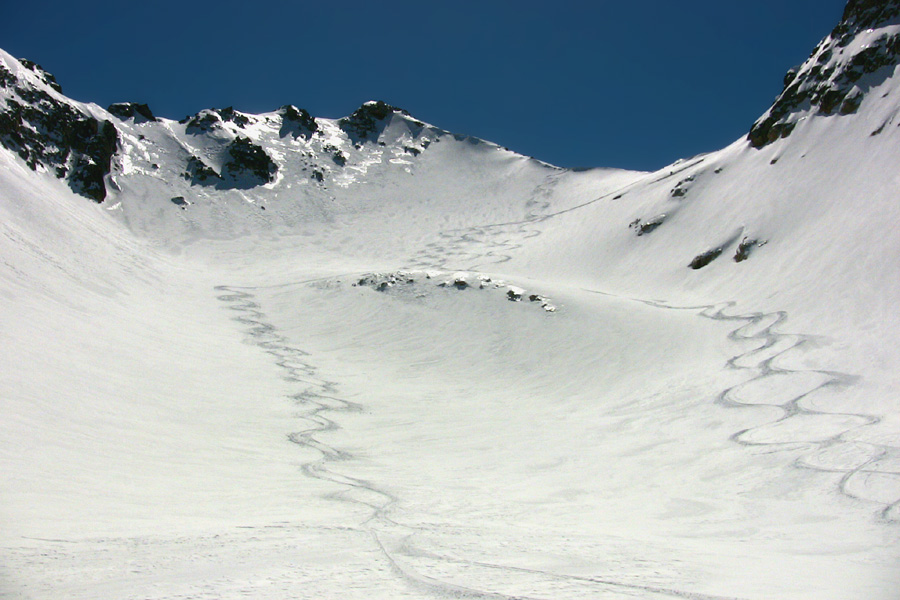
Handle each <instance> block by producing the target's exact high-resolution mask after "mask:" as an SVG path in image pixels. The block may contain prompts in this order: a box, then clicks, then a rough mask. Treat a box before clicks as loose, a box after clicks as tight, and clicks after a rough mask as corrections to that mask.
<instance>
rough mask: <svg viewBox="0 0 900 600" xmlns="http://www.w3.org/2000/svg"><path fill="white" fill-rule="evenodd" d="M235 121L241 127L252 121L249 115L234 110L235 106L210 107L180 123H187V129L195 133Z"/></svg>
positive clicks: (206, 131) (207, 131) (205, 131)
mask: <svg viewBox="0 0 900 600" xmlns="http://www.w3.org/2000/svg"><path fill="white" fill-rule="evenodd" d="M225 122H230V123H234V124H235V125H237V126H238V127H240V128H241V129H243V128H244V127H245V126H246V125H247V124H249V123H250V118H249V117H247V115H245V114H243V113H240V112H238V111H236V110H234V108H233V107H231V106H228V107H226V108H209V109H206V110H201V111H200V112H198V113H197V114H196V115H193V116H190V117H185V118H184V119H182V120H181V121H179V123H181V124H186V125H187V127H186V128H185V130H186V131H187V132H188V133H192V134H195V135H199V134H203V133H209V132H210V131H213V130H214V129H215V128H216V127H218V126H219V125H221V124H222V123H225Z"/></svg>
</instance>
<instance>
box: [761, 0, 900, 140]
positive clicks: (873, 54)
mask: <svg viewBox="0 0 900 600" xmlns="http://www.w3.org/2000/svg"><path fill="white" fill-rule="evenodd" d="M898 24H900V0H850V2H848V3H847V6H846V8H845V10H844V15H843V18H842V20H841V22H840V23H839V24H838V25H837V27H835V28H834V30H833V31H832V32H831V34H830V35H829V36H828V37H826V38H825V39H824V40H822V41H821V42H820V43H819V45H818V46H817V47H816V49H815V50H814V51H813V53H812V55H810V57H809V59H807V61H806V62H805V63H803V65H801V66H800V67H798V68H796V69H791V70H790V71H789V72H788V73H787V75H786V76H785V78H784V90H783V91H782V93H781V95H780V96H778V98H777V99H776V101H775V104H773V105H772V108H770V109H769V110H768V112H766V114H764V115H763V116H762V117H761V118H760V119H759V120H758V121H757V122H756V123H755V124H754V125H753V127H752V129H751V130H750V133H749V134H748V136H747V139H748V140H749V141H750V144H751V145H752V146H753V147H754V148H763V147H764V146H766V145H768V144H770V143H772V142H774V141H776V140H778V139H780V138H784V137H787V136H789V135H790V134H791V132H792V131H793V130H794V127H796V125H797V122H798V121H799V120H800V118H801V117H802V116H803V115H804V114H822V115H826V116H827V115H832V114H835V113H837V114H841V115H847V114H852V113H855V112H856V111H857V110H858V109H859V106H860V104H861V103H862V101H863V100H864V98H865V95H866V92H867V91H868V90H869V89H870V88H872V87H875V86H877V85H879V84H880V83H882V82H883V81H884V80H885V79H887V78H888V77H890V76H891V75H892V74H893V70H894V69H893V67H895V66H896V65H897V62H898V57H900V32H898V31H897V30H896V28H892V29H888V28H890V26H892V25H898ZM881 30H884V31H881Z"/></svg>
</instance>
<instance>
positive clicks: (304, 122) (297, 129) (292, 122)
mask: <svg viewBox="0 0 900 600" xmlns="http://www.w3.org/2000/svg"><path fill="white" fill-rule="evenodd" d="M278 114H280V115H281V130H280V131H279V132H278V134H279V135H280V136H281V137H284V136H286V135H289V134H290V135H293V136H295V137H297V136H303V137H305V138H309V136H311V135H312V134H313V133H315V132H316V131H318V130H319V125H318V123H316V120H315V119H314V118H313V117H312V115H310V114H309V113H308V112H307V111H306V110H304V109H302V108H297V107H296V106H294V105H293V104H286V105H285V106H282V107H281V108H279V109H278Z"/></svg>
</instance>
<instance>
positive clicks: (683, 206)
mask: <svg viewBox="0 0 900 600" xmlns="http://www.w3.org/2000/svg"><path fill="white" fill-rule="evenodd" d="M0 58H3V60H4V61H5V62H6V63H7V64H8V65H13V66H15V64H16V63H15V62H14V59H12V58H11V57H9V56H8V55H5V54H4V55H3V56H2V57H0ZM28 76H29V77H32V76H31V75H28ZM32 79H34V81H33V82H32V83H33V84H34V85H43V84H41V83H40V82H38V81H37V80H36V79H35V78H33V77H32ZM898 94H900V83H898V80H897V79H896V78H894V79H888V80H887V81H886V82H884V83H883V84H882V85H881V87H879V88H877V89H874V90H872V91H870V93H869V94H868V96H867V99H866V101H864V103H863V105H862V107H861V109H860V111H859V113H858V114H855V115H849V116H842V117H816V118H810V119H807V120H804V121H803V122H801V124H800V125H799V126H798V127H797V129H796V130H795V131H794V133H793V134H792V135H791V136H790V137H789V138H786V139H782V140H779V141H778V142H775V143H774V144H772V145H770V146H767V147H765V148H764V149H762V150H754V149H752V148H750V147H749V146H748V144H747V143H746V141H744V140H740V141H738V142H735V143H734V144H733V145H731V146H730V147H728V148H725V149H723V150H721V151H719V152H715V153H712V154H708V155H703V156H698V157H694V158H691V159H687V160H684V161H679V162H678V163H676V164H674V165H671V166H669V167H667V168H665V169H663V170H661V171H659V172H656V173H637V172H626V171H618V170H606V169H597V170H591V171H584V172H573V171H567V170H563V169H558V168H555V167H552V166H550V165H546V164H544V163H541V162H539V161H536V160H534V159H529V158H527V157H522V156H519V155H516V154H514V153H512V152H509V151H507V150H505V149H503V148H500V147H498V146H496V145H494V144H490V143H488V142H484V141H481V140H476V139H474V138H465V137H461V136H454V135H452V134H449V133H448V132H445V131H442V130H440V129H437V128H435V127H432V126H430V125H427V124H421V123H418V122H416V121H415V120H414V119H412V118H411V117H407V116H404V115H400V114H394V115H393V116H391V117H389V118H388V120H387V122H386V126H385V129H384V131H383V132H381V133H380V137H379V138H378V140H380V141H381V142H383V143H384V145H383V146H382V145H380V144H379V143H377V142H375V141H368V142H365V143H360V144H357V145H354V143H353V141H352V140H351V139H350V138H348V137H347V135H346V134H345V133H343V132H342V131H341V130H340V128H339V127H338V125H337V124H336V123H335V122H334V121H329V120H326V119H318V124H319V126H320V128H321V130H322V131H323V132H324V134H322V135H319V136H311V137H310V138H309V139H306V138H304V137H302V136H299V137H297V136H293V135H290V134H288V135H284V136H282V135H281V134H280V123H281V121H280V119H281V117H280V115H279V114H278V113H270V114H263V115H247V117H248V118H249V120H250V123H249V124H248V125H246V126H245V127H238V126H236V125H234V124H233V123H225V124H224V125H222V127H221V129H220V130H219V131H217V133H216V134H215V135H213V136H197V135H192V134H189V133H187V132H186V131H185V127H184V125H182V124H179V123H175V122H171V121H160V122H148V123H141V124H134V123H133V122H130V121H120V120H118V119H117V118H115V117H113V116H111V115H109V114H108V113H106V112H105V111H103V109H101V108H99V107H96V106H86V105H79V104H77V103H74V104H75V105H76V106H81V107H82V108H83V109H84V110H86V111H88V112H91V113H92V114H94V115H95V116H98V117H100V118H107V119H110V120H114V122H115V123H116V125H117V127H119V129H120V136H121V138H122V140H121V152H120V153H119V154H118V155H117V157H116V161H117V162H116V165H115V168H114V172H113V175H112V176H111V184H112V182H114V184H115V186H116V187H117V188H118V189H117V190H115V189H113V188H112V185H110V186H108V187H110V189H112V190H113V191H112V193H111V196H110V197H109V198H108V199H107V200H106V201H105V202H104V203H103V204H99V205H98V204H95V203H92V202H91V201H89V200H87V199H85V198H82V197H80V196H76V195H74V194H72V192H71V191H70V190H69V189H68V187H67V186H66V185H65V184H64V183H62V182H60V181H57V180H56V179H54V178H53V177H52V176H51V174H49V173H41V172H38V173H35V172H32V171H31V170H29V169H28V168H27V167H26V166H25V165H24V164H23V163H22V162H21V161H20V160H19V159H18V157H16V156H15V155H13V154H12V153H10V152H8V151H6V150H2V149H0V163H2V164H0V310H2V316H3V318H2V319H0V339H2V344H0V365H2V368H0V411H2V415H3V417H2V419H0V476H2V481H3V485H2V486H0V598H4V599H17V600H18V599H35V600H37V599H42V600H43V599H55V598H60V599H62V598H66V599H94V598H108V599H125V598H144V599H151V598H152V599H164V598H165V599H170V598H198V599H200V598H202V599H206V598H209V599H213V598H216V599H220V598H221V599H231V598H246V597H251V598H278V599H280V598H302V599H306V598H309V599H321V598H341V599H381V598H384V599H394V598H398V599H399V598H497V599H510V600H511V599H514V598H515V599H529V600H530V599H535V600H536V599H542V600H543V599H554V600H557V599H581V598H585V599H587V598H591V599H620V598H622V599H623V598H660V599H665V598H688V599H693V600H724V599H746V600H751V599H754V600H755V599H760V600H762V599H778V600H795V599H796V600H800V599H810V600H812V599H815V600H823V599H834V600H838V599H840V600H846V599H860V600H863V599H865V600H896V599H897V598H900V396H898V389H900V376H898V373H900V352H898V350H897V347H896V344H895V343H894V340H896V339H897V338H898V336H900V316H898V314H900V313H898V311H897V309H896V307H897V306H898V304H900V278H898V276H897V274H898V272H900V233H898V229H897V226H896V224H897V223H898V222H900V204H898V202H897V198H898V195H900V173H898V171H897V169H896V165H897V164H898V159H900V151H898V150H897V148H898V147H900V145H898V142H900V132H898V131H897V127H898V126H900V121H897V122H896V123H895V120H896V115H897V113H898V110H900V96H898ZM883 123H889V124H890V126H888V127H885V128H884V130H883V132H882V133H880V134H879V135H875V136H872V135H870V133H871V132H872V131H874V130H875V129H877V128H878V127H879V126H880V125H882V124H883ZM237 135H243V136H246V137H249V138H250V139H251V140H253V141H254V142H255V143H258V144H260V145H261V146H262V147H264V148H265V149H266V150H267V152H269V154H270V156H272V157H273V158H274V159H275V161H276V162H277V163H278V164H279V172H278V176H277V178H276V179H275V181H273V182H272V183H270V184H267V185H265V186H260V187H255V188H250V189H241V190H219V189H215V188H214V187H202V186H192V185H190V183H189V182H188V181H186V180H185V179H184V178H183V177H181V172H182V171H183V169H184V164H185V161H186V160H187V157H188V156H189V155H190V154H193V155H196V156H202V157H203V158H204V160H207V161H208V164H210V165H211V166H214V167H216V168H218V167H219V166H220V165H221V162H217V161H220V160H221V155H220V152H221V148H222V147H223V146H222V144H223V143H227V141H230V140H231V139H234V137H235V136H237ZM223 140H224V141H223ZM426 142H427V143H426ZM326 145H328V146H331V147H333V148H337V149H338V150H340V151H342V152H343V153H345V155H346V156H347V158H348V159H347V164H346V165H345V166H344V167H340V166H338V165H337V164H336V163H334V162H333V161H332V159H331V154H329V153H330V152H332V151H331V150H326V149H325V146H326ZM404 148H415V149H416V150H417V151H418V154H417V153H415V152H410V151H409V150H405V149H404ZM154 165H155V166H154ZM304 169H305V170H304ZM315 169H320V170H322V171H323V173H324V180H323V181H322V182H317V181H315V180H314V179H312V178H311V177H310V173H311V172H312V171H313V170H315ZM676 189H678V190H680V191H679V192H677V193H673V190H676ZM178 196H181V197H183V198H184V199H185V202H186V204H187V205H186V206H184V207H183V208H182V207H181V206H178V205H176V204H174V203H173V202H172V201H171V199H172V198H173V197H178ZM651 221H653V222H657V221H658V222H659V223H658V226H657V227H656V228H655V229H652V230H649V231H646V232H644V233H643V234H642V235H637V231H638V230H639V229H640V225H641V224H642V223H649V222H651ZM635 222H637V226H632V227H629V223H632V224H633V223H635ZM744 240H746V241H747V242H749V241H751V240H755V241H757V242H758V243H757V244H754V245H749V244H748V245H747V247H748V248H750V250H751V252H750V255H749V258H748V259H747V260H745V261H743V262H735V261H734V260H733V259H732V257H733V256H734V255H735V253H736V251H737V248H738V246H739V245H740V244H741V242H742V241H744ZM715 249H721V255H720V256H719V257H718V258H717V259H715V260H713V261H712V262H711V263H709V264H708V265H707V266H705V267H703V268H701V269H696V270H695V269H691V268H689V267H688V265H689V263H691V261H692V260H693V259H694V258H695V257H696V256H698V255H700V254H702V253H704V252H706V251H709V250H715ZM382 284H383V285H382ZM512 296H516V297H515V298H513V297H512ZM514 299H515V300H518V301H511V300H514ZM547 307H550V308H547Z"/></svg>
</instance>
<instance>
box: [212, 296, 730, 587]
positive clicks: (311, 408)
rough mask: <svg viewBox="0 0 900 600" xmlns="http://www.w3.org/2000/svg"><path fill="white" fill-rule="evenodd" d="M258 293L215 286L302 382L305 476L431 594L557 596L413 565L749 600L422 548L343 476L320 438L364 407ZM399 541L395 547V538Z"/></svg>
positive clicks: (377, 490)
mask: <svg viewBox="0 0 900 600" xmlns="http://www.w3.org/2000/svg"><path fill="white" fill-rule="evenodd" d="M254 289H257V288H252V287H240V286H228V285H220V286H216V287H215V292H216V294H217V298H218V299H219V300H220V301H222V302H224V303H225V304H226V305H227V307H228V309H230V310H233V311H235V312H236V313H237V315H236V316H234V317H233V319H234V320H235V321H236V322H238V323H239V324H241V325H242V326H243V327H244V329H245V333H246V334H247V336H248V337H249V339H250V341H251V342H252V343H253V344H255V345H256V346H258V347H259V348H260V349H261V350H263V351H264V352H266V353H267V354H269V355H270V356H272V358H273V360H274V362H275V364H277V365H278V366H279V367H280V368H281V369H283V370H284V372H285V375H284V379H285V380H286V381H290V382H294V383H296V384H297V385H298V386H299V387H301V389H300V390H299V391H298V392H296V393H293V394H291V395H290V396H289V398H290V399H291V400H292V401H294V402H296V403H297V404H298V405H300V406H304V407H306V408H307V410H306V411H305V412H304V414H303V415H302V417H301V418H302V419H303V420H304V421H306V422H307V423H308V424H309V427H306V428H304V429H301V430H299V431H296V432H293V433H290V434H289V435H288V439H289V440H290V441H291V442H292V443H294V444H297V445H298V446H301V447H304V448H307V449H311V450H314V451H316V452H317V453H318V454H319V457H318V458H317V459H315V460H312V461H309V462H306V463H304V464H302V466H301V471H302V472H303V474H304V475H306V476H307V477H310V478H313V479H318V480H322V481H327V482H331V483H334V484H337V485H339V486H341V487H342V488H343V489H342V490H341V491H339V492H336V493H333V494H331V495H330V496H329V498H331V499H333V500H335V501H338V502H346V503H350V504H355V505H362V506H365V507H367V508H368V509H369V511H370V514H369V516H368V517H367V518H366V519H365V520H364V521H363V522H362V523H360V525H359V527H360V529H361V530H362V531H365V532H366V533H368V534H369V535H370V536H371V538H372V540H373V543H374V545H375V546H376V547H377V548H378V550H379V551H380V552H381V554H382V555H383V556H384V558H385V560H387V562H388V563H389V564H390V566H391V568H392V570H393V571H394V572H395V573H396V574H397V575H398V576H400V577H402V578H403V579H404V580H406V581H407V582H408V583H409V584H410V585H412V586H413V587H414V588H416V589H418V590H420V591H421V592H423V593H428V594H430V595H433V596H436V597H439V598H471V599H480V600H551V598H556V597H557V595H555V594H554V595H552V596H544V595H521V594H514V595H510V594H504V593H500V592H492V591H485V590H479V589H475V588H473V587H467V586H464V585H460V584H454V583H450V582H447V581H442V580H440V579H438V578H435V577H432V576H430V575H427V574H425V573H422V572H420V571H419V570H416V569H415V568H414V567H412V566H411V565H410V564H408V562H407V560H406V558H410V557H414V556H428V557H430V558H432V559H435V560H438V561H440V562H442V563H447V564H453V563H455V564H459V565H463V566H465V567H467V568H480V569H485V570H488V571H502V572H504V573H506V574H507V575H508V576H513V577H516V576H523V575H524V576H530V577H536V578H539V579H540V580H542V581H545V582H546V581H553V582H565V583H566V585H568V586H570V587H572V586H576V587H578V588H580V589H581V592H580V593H579V597H584V594H585V593H587V594H588V596H587V597H591V596H592V595H594V594H598V593H601V592H613V591H616V590H618V591H622V592H627V593H629V594H632V593H641V594H644V597H648V598H652V597H657V598H682V599H686V600H741V599H739V598H736V597H731V596H727V597H726V596H713V595H707V594H701V593H696V592H691V591H685V590H679V589H672V588H666V587H660V586H652V585H640V584H635V583H629V582H625V581H618V580H615V579H611V578H604V577H585V576H577V575H566V574H561V573H553V572H549V571H542V570H537V569H528V568H524V567H516V566H509V565H498V564H493V563H488V562H481V561H474V560H465V559H460V558H457V557H450V556H439V555H436V554H431V553H427V552H424V551H422V550H419V549H417V548H415V549H414V545H413V541H414V540H413V538H414V536H415V534H416V531H417V530H419V529H422V528H421V527H413V526H409V525H405V524H403V523H400V522H398V521H395V520H394V519H392V518H391V516H390V512H391V510H392V509H393V508H394V507H395V506H397V505H398V504H399V503H400V499H399V498H397V497H396V496H394V495H393V494H391V493H390V492H389V491H387V490H385V489H383V488H381V487H379V486H378V485H377V484H376V483H374V482H371V481H367V480H364V479H360V478H356V477H352V476H349V475H345V474H342V473H339V472H337V471H336V470H335V466H336V465H338V464H340V463H342V462H346V461H349V460H352V459H353V458H354V456H353V455H352V454H350V453H348V452H346V451H343V450H341V449H339V448H335V447H333V446H330V445H328V444H326V443H325V442H323V441H322V440H321V439H319V437H318V436H320V435H321V434H323V433H327V432H330V431H335V430H337V429H340V424H339V423H338V422H337V420H336V419H337V416H338V415H340V414H341V413H347V412H358V411H362V410H364V407H363V406H362V405H360V404H357V403H355V402H351V401H349V400H346V399H343V398H341V397H340V396H339V395H338V389H337V388H338V384H337V383H336V382H333V381H327V380H324V379H322V378H320V377H319V376H318V375H317V369H316V368H315V367H314V366H313V365H312V364H311V362H310V361H309V358H308V357H309V353H307V352H306V351H304V350H302V349H300V348H298V347H296V346H294V345H293V344H291V343H290V341H289V340H288V339H287V337H285V336H284V335H282V334H281V333H279V332H278V330H277V329H276V327H275V326H274V325H272V324H271V323H269V322H267V320H266V315H265V313H263V311H262V309H261V306H260V305H259V303H258V302H257V301H256V297H255V296H254V294H253V290H254ZM394 537H395V538H397V539H394V540H393V542H391V541H390V540H391V538H394Z"/></svg>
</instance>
